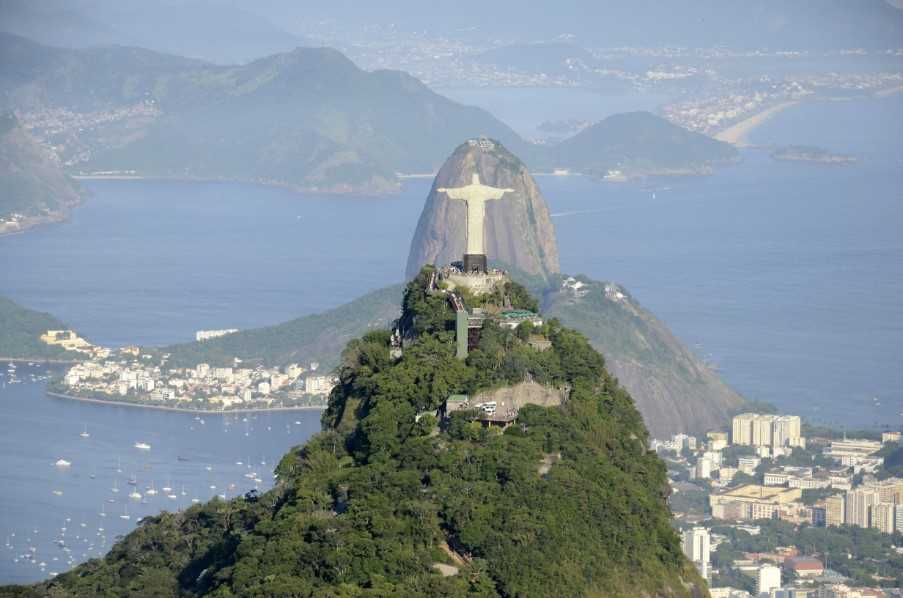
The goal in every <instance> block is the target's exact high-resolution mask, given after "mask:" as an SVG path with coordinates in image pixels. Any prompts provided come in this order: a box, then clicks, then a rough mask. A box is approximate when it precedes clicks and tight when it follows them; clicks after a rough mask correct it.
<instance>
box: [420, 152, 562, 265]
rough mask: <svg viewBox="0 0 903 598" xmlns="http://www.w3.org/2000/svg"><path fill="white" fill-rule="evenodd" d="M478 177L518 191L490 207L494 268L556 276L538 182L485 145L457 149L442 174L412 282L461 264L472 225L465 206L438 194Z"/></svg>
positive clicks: (489, 249)
mask: <svg viewBox="0 0 903 598" xmlns="http://www.w3.org/2000/svg"><path fill="white" fill-rule="evenodd" d="M474 174H478V175H479V176H480V181H481V182H482V183H483V184H486V185H490V186H493V187H510V188H512V189H514V191H513V192H509V193H506V194H505V195H504V196H503V197H502V198H501V199H499V200H494V201H490V202H488V203H487V204H486V254H487V256H488V257H489V261H490V263H496V264H501V265H503V266H505V267H508V268H511V269H514V270H517V271H520V272H523V273H525V274H528V275H530V276H537V277H541V278H543V279H549V278H550V277H551V276H552V275H554V274H555V273H557V272H558V270H559V266H558V245H557V243H556V240H555V228H554V227H553V226H552V220H551V218H550V217H549V209H548V207H547V206H546V202H545V200H544V199H543V197H542V195H541V194H540V192H539V187H538V186H537V185H536V181H534V180H533V177H532V176H530V173H529V172H528V171H527V168H526V166H524V164H523V162H521V161H520V159H518V158H517V157H516V156H515V155H514V154H512V153H511V152H509V151H508V150H507V149H505V147H504V146H502V145H501V144H500V143H498V142H497V141H493V140H488V139H481V140H471V141H470V142H465V143H463V144H461V145H460V146H458V148H457V149H455V151H454V153H453V154H452V155H451V156H450V157H449V158H448V160H446V161H445V164H443V165H442V168H441V169H439V173H438V174H437V175H436V178H435V180H434V181H433V187H432V189H431V190H430V194H429V197H428V198H427V200H426V206H425V207H424V209H423V212H422V213H421V215H420V221H419V222H418V223H417V230H416V232H415V233H414V238H413V240H412V241H411V251H410V253H409V255H408V264H407V268H406V274H407V277H408V278H413V277H414V276H416V274H417V272H419V271H420V268H421V267H422V266H424V265H425V264H447V263H450V262H453V261H456V260H460V259H461V256H462V255H463V254H464V243H465V228H466V225H467V221H466V220H467V219H466V208H465V205H464V202H461V201H458V200H454V199H449V198H448V196H447V195H446V194H445V193H438V192H437V191H436V190H437V189H438V188H440V187H460V186H463V185H467V184H470V183H471V179H472V177H473V175H474Z"/></svg>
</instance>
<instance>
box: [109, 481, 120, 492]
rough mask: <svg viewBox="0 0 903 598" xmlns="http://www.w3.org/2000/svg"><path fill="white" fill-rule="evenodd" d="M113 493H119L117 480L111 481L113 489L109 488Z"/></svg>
mask: <svg viewBox="0 0 903 598" xmlns="http://www.w3.org/2000/svg"><path fill="white" fill-rule="evenodd" d="M110 490H112V491H113V492H119V480H117V479H115V478H114V479H113V487H112V488H110Z"/></svg>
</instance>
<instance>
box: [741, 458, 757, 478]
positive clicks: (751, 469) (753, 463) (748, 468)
mask: <svg viewBox="0 0 903 598" xmlns="http://www.w3.org/2000/svg"><path fill="white" fill-rule="evenodd" d="M761 463H762V459H760V458H758V457H740V458H739V459H737V469H738V470H740V471H742V472H743V473H745V474H746V475H755V474H756V468H757V467H759V465H760V464H761Z"/></svg>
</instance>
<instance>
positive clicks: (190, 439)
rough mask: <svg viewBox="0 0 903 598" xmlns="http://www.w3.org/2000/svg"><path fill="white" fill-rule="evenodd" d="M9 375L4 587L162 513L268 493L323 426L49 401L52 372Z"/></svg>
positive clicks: (39, 369) (2, 511)
mask: <svg viewBox="0 0 903 598" xmlns="http://www.w3.org/2000/svg"><path fill="white" fill-rule="evenodd" d="M14 370H15V372H16V383H15V384H10V378H9V376H8V375H7V372H0V374H2V377H0V379H2V380H3V382H4V383H5V384H6V386H2V385H0V418H2V421H3V422H4V423H5V428H4V435H3V437H2V438H0V451H2V454H3V455H4V459H5V462H4V463H5V465H4V466H5V467H6V472H7V479H8V480H9V481H10V483H8V484H4V485H3V486H2V487H0V534H2V536H0V537H2V538H5V543H4V544H2V548H0V583H15V582H20V583H25V582H31V581H36V580H40V579H46V578H48V577H52V576H55V575H57V574H59V573H62V572H64V571H67V570H68V569H70V568H71V567H72V566H74V565H76V564H78V563H80V562H83V561H84V560H86V559H88V558H92V557H97V556H101V555H103V554H105V553H106V552H107V551H108V550H109V549H110V548H111V547H112V545H113V544H114V543H115V542H116V541H117V539H118V538H119V537H121V536H122V535H124V534H126V533H127V532H129V531H131V530H132V529H133V528H134V527H135V526H136V525H137V524H138V523H139V522H140V521H141V519H142V518H144V517H148V516H153V515H156V514H158V513H160V512H161V511H179V510H182V509H187V508H189V507H191V506H193V505H196V504H200V503H203V502H206V501H207V500H210V499H211V498H213V497H214V496H216V497H219V498H221V499H222V498H225V499H228V498H232V497H235V496H237V495H240V494H244V493H246V492H248V491H250V490H259V491H265V490H267V489H269V488H271V487H272V485H273V481H274V480H273V467H274V466H275V464H277V463H278V462H279V458H280V457H281V456H282V455H283V454H284V453H285V452H286V451H287V450H288V449H289V448H291V447H292V446H296V445H298V444H301V443H303V442H304V441H305V440H306V439H307V438H308V437H309V436H310V435H311V434H313V433H314V432H316V431H317V430H319V415H320V412H319V411H310V412H304V413H272V414H269V413H266V414H246V415H222V416H210V415H208V416H205V417H204V418H203V419H202V418H199V417H196V416H193V415H190V414H183V413H166V412H161V411H153V410H136V409H128V408H121V407H116V406H109V405H98V404H92V403H83V402H78V401H66V400H61V399H55V398H53V397H50V396H47V394H46V392H45V387H46V381H47V377H48V376H49V374H50V371H49V370H48V369H47V367H45V366H41V365H37V364H35V365H31V366H29V365H27V364H19V365H18V366H17V367H16V368H14ZM202 421H203V423H201V422H202ZM85 432H88V436H84V433H85ZM35 438H44V439H52V441H46V442H34V439H35ZM136 438H139V439H140V440H136ZM139 443H140V444H147V445H148V446H152V447H153V450H146V449H141V448H137V447H136V445H137V444H139ZM42 462H43V464H44V465H43V467H41V466H40V464H41V463H42ZM239 462H240V463H241V465H237V463H239Z"/></svg>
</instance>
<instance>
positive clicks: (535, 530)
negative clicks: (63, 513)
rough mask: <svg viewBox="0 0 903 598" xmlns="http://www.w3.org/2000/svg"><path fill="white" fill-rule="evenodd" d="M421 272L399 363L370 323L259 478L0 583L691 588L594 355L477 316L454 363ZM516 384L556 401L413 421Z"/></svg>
mask: <svg viewBox="0 0 903 598" xmlns="http://www.w3.org/2000/svg"><path fill="white" fill-rule="evenodd" d="M429 277H430V271H429V270H428V269H424V271H423V272H422V274H421V275H420V276H418V277H417V278H416V279H415V280H414V281H413V282H412V283H410V284H409V285H408V287H407V289H406V291H405V296H404V300H403V313H402V320H401V322H402V326H403V327H404V328H406V329H408V330H410V331H411V332H412V334H413V337H412V342H410V343H408V344H407V345H406V347H405V349H404V354H403V356H402V357H401V358H400V359H394V358H393V357H392V356H391V355H390V350H389V349H390V334H389V332H388V331H374V332H370V333H368V334H366V335H365V336H364V337H363V338H360V339H357V340H355V341H352V342H351V343H349V344H348V347H347V348H346V350H345V352H344V355H343V364H342V367H341V370H340V378H341V380H340V384H339V386H338V387H337V388H336V389H335V390H334V391H333V394H332V396H331V397H330V407H329V410H328V411H327V412H326V413H325V414H324V416H323V424H324V430H323V432H321V433H320V434H318V435H316V436H314V437H313V438H312V439H311V440H310V441H309V442H308V443H307V444H306V445H305V446H303V447H298V448H297V449H294V450H292V451H291V452H289V453H288V454H287V455H286V456H285V457H283V459H282V461H281V463H280V464H279V467H278V469H277V471H278V477H279V481H278V483H277V486H276V488H275V489H273V490H272V491H269V492H267V493H265V494H262V495H256V494H249V495H246V496H245V497H243V498H239V499H235V500H232V501H228V502H226V501H220V500H214V501H212V502H210V503H207V504H204V505H197V506H194V507H192V508H190V509H189V510H188V511H186V512H184V513H181V514H168V513H164V514H162V515H160V516H158V517H153V518H150V519H148V520H146V521H145V522H143V523H142V525H141V526H140V527H139V529H138V530H136V531H135V532H133V533H131V534H129V535H128V536H126V537H125V538H124V539H123V540H122V541H121V542H119V543H118V544H117V545H116V546H115V547H114V548H113V550H112V551H111V552H110V554H109V555H108V556H107V557H106V558H104V559H101V560H94V561H90V562H88V563H86V564H84V565H82V566H80V567H78V568H76V569H75V570H73V571H72V572H69V573H66V574H63V575H60V576H58V577H57V578H55V579H53V580H51V581H48V582H45V583H43V584H40V585H38V586H35V587H32V588H30V589H28V590H24V589H22V588H7V589H5V590H2V591H0V594H4V593H5V595H12V594H14V595H17V596H29V595H31V596H82V595H94V596H123V595H136V596H220V597H224V596H239V595H240V596H424V595H428V596H465V595H467V596H550V595H560V596H624V597H628V596H630V597H634V596H640V595H645V596H705V595H707V592H706V590H705V589H704V584H703V582H701V580H700V579H699V577H698V575H697V574H696V572H695V570H694V569H693V568H692V566H691V565H689V563H687V561H686V560H685V558H684V557H683V555H682V553H681V550H680V546H679V542H678V539H677V536H676V534H675V532H674V531H673V530H672V528H671V526H670V523H669V512H668V509H667V507H666V505H665V502H664V499H665V495H666V493H667V478H666V473H665V468H664V465H663V464H662V462H661V461H660V460H659V459H658V458H657V457H656V456H655V454H654V453H651V452H649V451H648V450H647V449H646V442H647V441H648V434H647V432H646V429H645V427H644V426H643V423H642V419H641V418H640V415H639V413H638V412H637V410H636V408H635V407H634V405H633V401H632V400H631V399H630V396H629V395H628V394H627V393H626V392H625V391H624V390H623V389H621V388H620V387H618V385H617V383H616V382H615V381H614V379H613V378H612V377H611V376H610V375H609V374H608V372H607V371H606V370H605V365H604V360H603V358H602V357H601V356H600V355H599V354H598V353H596V352H595V351H594V350H593V349H592V348H591V347H590V346H589V344H588V343H587V341H586V339H585V338H583V337H582V336H581V335H579V334H578V333H575V332H573V331H571V330H568V329H566V328H563V327H561V326H560V325H559V324H558V323H557V322H555V321H552V322H547V323H545V324H544V325H543V326H542V329H541V330H533V331H532V332H533V333H537V332H538V333H542V334H544V335H545V336H547V338H549V339H550V340H551V343H552V347H551V348H550V349H549V350H546V351H538V350H536V349H533V348H532V347H531V346H529V345H528V344H527V343H526V342H525V341H524V337H525V335H524V334H523V331H520V330H517V331H514V330H509V329H503V328H499V327H498V326H496V325H494V324H492V323H491V322H490V323H487V325H486V327H484V329H483V332H482V335H481V339H480V341H479V345H478V347H477V348H476V349H475V350H473V351H472V352H471V354H470V356H469V357H468V358H467V360H466V361H462V360H459V359H457V358H456V357H455V354H454V342H453V323H454V316H453V312H452V310H451V309H450V308H449V306H448V303H447V301H446V297H445V296H444V295H441V294H434V293H430V292H428V291H427V287H428V284H427V281H428V280H429ZM510 296H511V297H513V301H514V302H515V303H517V305H512V307H529V306H530V305H535V300H533V299H530V298H529V297H527V296H526V294H525V293H521V292H512V293H510ZM521 298H523V299H524V301H521ZM526 377H530V378H532V379H533V380H535V381H537V382H539V383H542V384H546V385H552V386H557V387H564V388H567V389H568V392H569V397H568V399H567V400H566V401H565V402H564V403H563V404H562V405H560V406H558V407H538V406H533V405H527V406H525V407H524V408H522V409H521V410H520V412H519V414H518V415H517V419H516V421H515V422H514V425H512V426H510V427H508V428H507V429H505V430H504V431H502V429H501V428H499V427H485V426H484V425H481V423H479V422H478V421H477V419H478V413H477V412H476V411H462V412H458V413H457V414H455V415H452V416H451V418H450V419H449V420H447V421H445V422H444V423H443V424H442V425H439V424H440V422H439V420H438V419H437V417H436V416H435V415H433V413H434V412H435V411H436V410H437V409H438V408H439V407H440V406H441V405H442V404H443V403H444V401H445V400H446V398H447V397H448V396H449V395H450V394H455V393H474V392H477V391H479V390H481V389H488V388H497V387H500V386H505V385H509V384H512V383H514V382H518V381H522V380H523V379H524V378H526Z"/></svg>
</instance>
